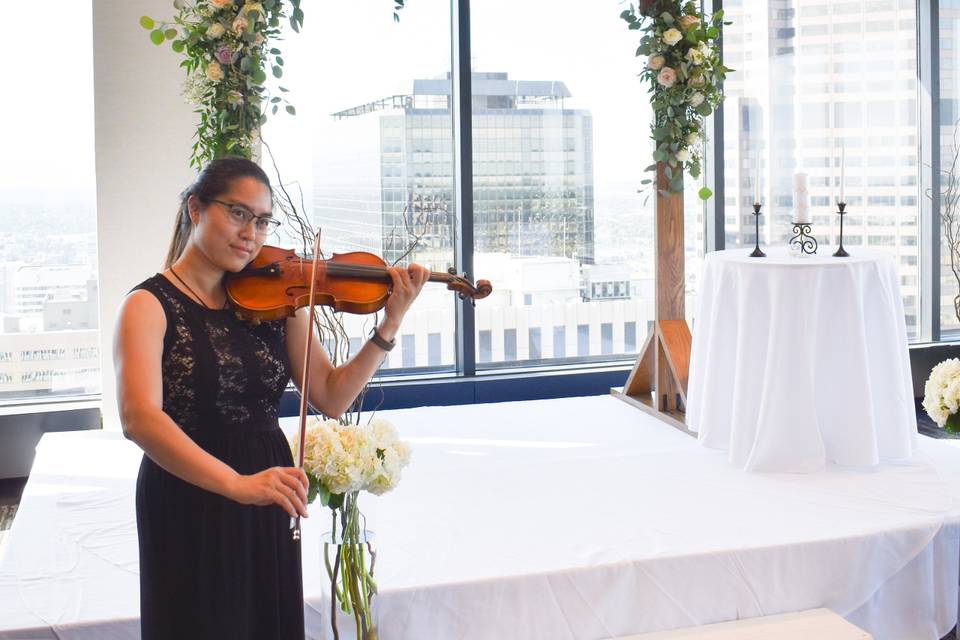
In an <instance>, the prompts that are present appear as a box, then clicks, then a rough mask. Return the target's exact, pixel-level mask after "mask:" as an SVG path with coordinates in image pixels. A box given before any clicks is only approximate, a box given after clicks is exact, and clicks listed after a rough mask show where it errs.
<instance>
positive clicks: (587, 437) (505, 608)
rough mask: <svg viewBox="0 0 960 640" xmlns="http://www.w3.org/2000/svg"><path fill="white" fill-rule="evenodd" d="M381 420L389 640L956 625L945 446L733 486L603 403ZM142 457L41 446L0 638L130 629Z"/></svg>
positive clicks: (368, 504)
mask: <svg viewBox="0 0 960 640" xmlns="http://www.w3.org/2000/svg"><path fill="white" fill-rule="evenodd" d="M381 415H383V416H384V417H386V418H387V419H389V420H391V421H392V422H393V423H394V424H395V425H396V426H397V428H398V429H399V431H400V432H401V435H402V436H403V437H405V438H407V439H408V440H410V442H411V443H412V445H413V459H412V462H411V465H410V466H409V467H408V468H407V469H406V470H405V471H404V477H403V480H402V482H401V483H400V486H399V487H398V488H397V490H396V491H394V492H392V493H389V494H386V495H384V496H381V497H379V498H378V497H375V496H367V495H364V496H363V497H362V501H361V506H362V508H363V510H364V512H365V513H366V515H367V517H368V519H369V526H370V528H372V529H374V530H376V532H377V546H378V551H379V553H378V556H377V567H376V575H377V581H378V584H379V586H380V594H379V595H378V596H377V597H376V598H375V600H374V608H375V615H376V617H377V620H378V622H379V625H380V637H381V638H382V639H383V640H437V639H441V638H442V639H447V638H457V639H458V640H494V639H495V640H508V639H509V640H512V639H522V640H599V639H601V638H611V637H616V636H621V635H629V634H632V633H641V632H647V631H658V630H663V629H671V628H679V627H685V626H690V625H699V624H707V623H712V622H720V621H725V620H732V619H736V618H747V617H754V616H758V615H767V614H774V613H783V612H788V611H799V610H804V609H812V608H816V607H828V608H830V609H832V610H834V611H836V612H837V613H839V614H840V615H842V616H844V617H845V618H847V619H848V620H850V621H851V622H853V623H854V624H857V625H859V626H862V627H864V628H866V629H867V630H869V631H870V632H872V633H873V634H874V637H875V638H877V639H878V640H911V639H916V640H937V639H938V638H940V637H942V636H943V635H945V634H946V632H947V631H948V630H949V629H950V628H951V627H952V626H953V625H954V624H955V623H956V620H957V583H958V557H960V489H958V487H960V449H955V448H952V447H951V446H950V445H948V444H945V443H944V442H941V441H932V440H930V439H928V438H922V440H923V449H922V451H921V455H918V456H917V457H916V458H915V459H914V460H913V461H911V462H910V463H909V464H903V465H897V466H892V465H883V466H881V467H879V468H877V469H875V470H873V471H869V472H865V471H860V470H851V469H846V468H838V467H828V469H827V470H826V471H824V472H822V473H817V474H745V473H742V472H740V471H739V470H737V469H734V468H732V467H730V465H729V464H727V461H726V456H725V455H724V454H723V453H721V452H717V451H712V450H709V449H704V448H702V447H700V446H698V445H697V442H696V441H695V440H693V439H692V438H689V437H688V436H686V435H684V434H682V433H680V432H679V431H677V430H675V429H672V428H670V427H667V426H665V425H663V424H662V423H660V422H658V421H656V420H655V419H653V418H651V417H649V416H647V415H646V414H644V413H642V412H640V411H637V410H636V409H634V408H632V407H630V406H629V405H627V404H625V403H623V402H621V401H619V400H616V399H614V398H611V397H609V396H606V397H591V398H569V399H562V400H546V401H535V402H516V403H503V404H487V405H476V406H469V407H430V408H423V409H409V410H402V411H388V412H383V413H382V414H381ZM139 460H140V452H139V450H138V449H137V448H136V446H134V445H133V444H132V443H130V442H128V441H125V440H123V439H122V437H121V436H120V435H119V434H116V433H104V432H77V433H58V434H47V435H45V436H44V437H43V439H42V440H41V442H40V445H39V448H38V451H37V457H36V462H35V463H34V469H33V472H32V474H31V476H30V480H29V482H28V483H27V486H26V489H25V492H24V497H23V502H22V504H21V510H20V512H18V514H17V518H16V521H15V522H14V525H13V530H12V532H11V537H10V540H9V547H8V548H7V553H6V554H5V556H4V557H3V558H2V559H0V638H2V639H3V640H10V639H16V640H24V639H26V638H30V639H38V638H51V639H54V638H55V639H57V640H103V639H105V638H109V639H115V640H119V639H134V638H137V637H138V636H139V627H138V624H139V622H138V620H137V616H138V602H139V600H138V599H139V589H138V575H137V541H136V521H135V518H134V477H135V475H136V470H137V465H138V463H139ZM311 512H312V513H313V514H314V517H312V518H310V519H308V520H306V521H304V539H303V541H302V544H303V561H304V593H305V597H306V605H305V606H306V623H307V637H308V638H311V639H324V640H328V639H329V638H330V632H329V622H328V617H327V616H328V611H329V599H328V598H329V595H328V594H329V589H328V586H327V582H326V576H325V573H324V570H323V568H322V564H321V561H320V542H319V538H320V534H321V533H322V532H323V531H325V530H326V529H327V528H328V527H329V518H328V516H327V515H326V514H327V511H326V510H325V509H322V508H319V509H317V508H313V509H312V510H311ZM198 606H202V603H198ZM346 628H348V623H347V622H346V621H345V620H344V621H343V622H342V626H341V634H342V635H341V637H350V636H349V635H347V634H345V633H344V629H346Z"/></svg>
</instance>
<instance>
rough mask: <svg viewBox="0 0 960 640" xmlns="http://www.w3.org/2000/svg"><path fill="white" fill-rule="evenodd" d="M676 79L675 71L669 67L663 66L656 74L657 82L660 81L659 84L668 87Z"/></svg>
mask: <svg viewBox="0 0 960 640" xmlns="http://www.w3.org/2000/svg"><path fill="white" fill-rule="evenodd" d="M676 81H677V72H676V71H674V70H673V69H671V68H670V67H664V68H663V69H660V73H659V74H657V82H659V83H660V86H662V87H665V88H667V89H669V88H670V87H672V86H673V85H674V83H675V82H676Z"/></svg>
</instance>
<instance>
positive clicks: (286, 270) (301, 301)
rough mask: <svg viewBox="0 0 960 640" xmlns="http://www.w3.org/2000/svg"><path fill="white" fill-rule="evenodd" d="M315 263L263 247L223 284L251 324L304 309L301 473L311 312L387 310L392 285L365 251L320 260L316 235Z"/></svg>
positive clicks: (453, 280)
mask: <svg viewBox="0 0 960 640" xmlns="http://www.w3.org/2000/svg"><path fill="white" fill-rule="evenodd" d="M313 255H314V257H313V259H312V260H311V259H306V258H301V257H300V256H298V255H297V254H296V252H294V251H293V250H292V249H281V248H279V247H271V246H269V245H264V246H263V247H262V248H261V249H260V253H258V254H257V257H256V258H254V259H253V261H252V262H250V264H248V265H247V266H246V267H244V269H243V270H242V271H239V272H237V273H228V274H227V276H226V278H225V279H224V287H225V288H226V290H227V298H228V299H229V300H230V304H231V305H232V307H233V308H234V310H236V312H237V314H238V315H240V316H241V317H243V318H246V319H248V320H250V321H252V322H255V323H256V322H260V321H262V320H279V319H281V318H286V317H291V316H293V315H294V314H295V313H296V311H297V309H299V308H300V307H308V308H309V309H310V313H309V314H308V321H307V322H308V328H307V335H306V338H305V340H304V350H303V352H304V356H303V361H304V367H303V374H302V378H301V384H300V389H301V390H302V392H301V393H300V430H299V433H300V439H299V440H298V442H300V443H301V445H300V446H298V447H297V450H298V451H297V461H298V462H297V466H298V467H300V468H301V469H302V468H303V459H304V448H303V446H302V443H303V442H304V441H305V436H306V429H307V409H308V407H307V395H308V393H307V391H306V390H307V389H309V388H310V368H311V367H310V358H311V353H312V349H313V342H314V341H313V327H314V314H313V307H314V305H317V304H322V305H327V306H330V307H333V309H335V310H336V311H344V312H347V313H358V314H366V313H374V312H375V311H379V310H380V309H382V308H383V307H384V306H385V305H386V304H387V298H389V297H390V287H391V284H392V283H393V279H392V278H391V277H390V273H389V272H388V271H387V263H385V262H384V261H383V260H382V259H381V258H380V257H379V256H376V255H374V254H372V253H366V252H364V251H353V252H351V253H343V254H334V255H333V257H331V258H329V259H327V260H321V259H320V234H319V233H318V234H317V235H316V237H315V239H314V245H313ZM429 281H430V282H443V283H445V284H446V285H447V288H448V289H451V290H453V291H456V292H457V295H458V296H459V297H460V299H461V300H465V299H467V298H470V300H471V302H472V301H476V300H479V299H481V298H486V297H487V296H488V295H490V292H491V291H493V287H492V286H491V285H490V282H488V281H487V280H478V281H477V284H476V286H474V285H473V284H472V283H471V282H470V281H469V280H467V279H466V278H464V277H463V276H458V275H457V273H456V271H455V270H454V269H450V271H449V272H447V273H438V272H436V271H432V272H431V273H430V279H429ZM290 529H291V531H292V538H293V540H294V541H296V542H299V541H300V530H301V529H300V516H299V515H298V516H297V517H296V518H293V519H291V522H290Z"/></svg>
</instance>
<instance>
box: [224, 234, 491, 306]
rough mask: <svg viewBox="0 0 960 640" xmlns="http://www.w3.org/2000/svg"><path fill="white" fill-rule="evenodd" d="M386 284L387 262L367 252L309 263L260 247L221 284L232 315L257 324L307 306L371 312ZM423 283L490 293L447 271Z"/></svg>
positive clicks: (385, 294) (466, 293) (471, 294)
mask: <svg viewBox="0 0 960 640" xmlns="http://www.w3.org/2000/svg"><path fill="white" fill-rule="evenodd" d="M314 264H316V270H314ZM392 282H393V280H392V279H391V278H390V273H389V272H388V271H387V264H386V263H385V262H384V261H383V260H382V259H381V258H380V257H379V256H377V255H374V254H372V253H367V252H365V251H353V252H350V253H340V254H337V253H335V254H333V257H331V258H329V259H326V260H312V259H308V258H301V257H300V256H298V255H297V254H296V252H294V251H293V250H292V249H281V248H280V247H272V246H269V245H264V246H263V247H262V248H261V249H260V253H258V254H257V257H256V258H254V260H253V261H252V262H251V263H250V264H248V265H247V266H246V267H245V268H244V269H243V270H242V271H239V272H237V273H228V274H227V276H226V278H225V283H224V284H225V287H226V291H227V297H228V298H229V300H230V304H231V306H232V307H233V308H234V309H235V310H236V312H237V313H238V314H239V315H240V316H241V317H243V318H246V319H248V320H252V321H261V320H279V319H281V318H286V317H291V316H293V315H294V314H295V312H296V310H297V309H299V308H301V307H306V306H311V303H312V304H320V305H325V306H329V307H332V308H333V309H334V310H336V311H343V312H346V313H354V314H367V313H374V312H376V311H379V310H380V309H382V308H383V307H384V305H386V304H387V299H388V298H389V297H390V289H391V284H392ZM429 282H442V283H444V284H446V285H447V289H450V290H452V291H456V292H457V295H458V296H459V298H460V299H461V300H464V299H467V298H469V299H470V300H471V301H476V300H480V299H482V298H486V297H487V296H488V295H490V292H491V291H493V287H492V286H491V284H490V282H489V281H487V280H478V281H477V283H476V285H474V284H473V283H471V282H470V281H469V280H467V279H466V278H465V277H463V276H459V275H457V273H456V270H454V269H453V268H451V269H450V270H449V271H448V272H447V273H442V272H437V271H432V272H430V279H429ZM311 286H312V287H313V290H314V293H313V296H312V299H311Z"/></svg>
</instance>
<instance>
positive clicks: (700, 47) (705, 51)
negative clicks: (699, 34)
mask: <svg viewBox="0 0 960 640" xmlns="http://www.w3.org/2000/svg"><path fill="white" fill-rule="evenodd" d="M697 49H698V50H699V51H700V53H702V54H703V57H704V58H706V57H707V56H709V55H710V47H708V46H707V43H706V42H701V43H700V44H698V45H697Z"/></svg>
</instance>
